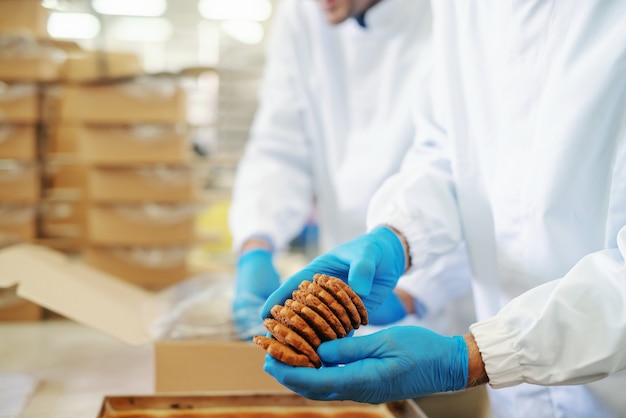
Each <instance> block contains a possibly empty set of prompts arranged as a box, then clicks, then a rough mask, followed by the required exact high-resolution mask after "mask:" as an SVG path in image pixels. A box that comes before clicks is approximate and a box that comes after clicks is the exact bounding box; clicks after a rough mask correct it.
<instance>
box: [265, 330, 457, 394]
mask: <svg viewBox="0 0 626 418" xmlns="http://www.w3.org/2000/svg"><path fill="white" fill-rule="evenodd" d="M317 352H318V354H319V356H320V357H321V359H322V361H323V362H324V364H325V365H326V366H324V367H322V368H320V369H314V368H308V367H291V366H288V365H286V364H284V363H281V362H279V361H278V360H275V359H274V358H273V357H271V356H270V355H269V354H268V355H266V357H265V367H264V370H265V371H266V372H267V373H269V374H270V375H272V376H274V378H275V379H276V380H278V381H279V382H280V383H281V384H283V385H284V386H286V387H287V388H289V389H291V390H292V391H294V392H296V393H298V394H300V395H302V396H304V397H307V398H310V399H315V400H325V401H330V400H352V401H357V402H366V403H372V404H379V403H384V402H391V401H397V400H403V399H410V398H417V397H421V396H425V395H429V394H433V393H438V392H447V391H454V390H460V389H463V388H465V387H466V386H467V377H468V362H469V358H468V349H467V344H466V343H465V341H464V340H463V337H461V336H455V337H445V336H442V335H439V334H437V333H435V332H433V331H430V330H428V329H426V328H421V327H416V326H407V327H391V328H387V329H385V330H382V331H379V332H376V333H373V334H370V335H366V336H363V337H348V338H341V339H338V340H332V341H327V342H325V343H322V345H320V346H319V348H318V350H317ZM337 364H341V365H343V366H334V365H337Z"/></svg>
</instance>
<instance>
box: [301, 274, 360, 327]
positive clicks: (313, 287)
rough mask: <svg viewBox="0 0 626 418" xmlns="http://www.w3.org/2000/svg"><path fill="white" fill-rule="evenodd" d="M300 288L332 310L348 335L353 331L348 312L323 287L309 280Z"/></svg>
mask: <svg viewBox="0 0 626 418" xmlns="http://www.w3.org/2000/svg"><path fill="white" fill-rule="evenodd" d="M298 288H299V289H301V290H306V291H308V292H309V293H311V294H313V295H315V296H317V298H318V299H319V300H321V301H322V303H324V305H326V306H328V307H329V308H330V310H331V311H333V313H334V314H335V316H336V317H337V319H339V321H340V322H341V325H343V329H345V330H346V334H349V333H350V331H352V329H353V327H352V321H351V320H350V316H349V315H348V312H347V311H346V309H345V308H344V307H343V306H341V303H339V301H337V299H335V297H334V296H333V295H331V294H330V293H329V292H327V291H326V290H325V289H324V288H323V287H322V286H320V285H319V284H317V283H313V282H310V281H308V280H303V281H302V282H301V283H300V285H299V286H298Z"/></svg>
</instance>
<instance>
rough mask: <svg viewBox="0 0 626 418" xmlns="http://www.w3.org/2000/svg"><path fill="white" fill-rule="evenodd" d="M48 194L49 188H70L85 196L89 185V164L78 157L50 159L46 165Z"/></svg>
mask: <svg viewBox="0 0 626 418" xmlns="http://www.w3.org/2000/svg"><path fill="white" fill-rule="evenodd" d="M45 168H46V170H45V187H46V194H47V195H50V194H52V193H54V191H51V190H49V189H70V190H73V191H74V192H73V194H74V195H77V196H78V195H80V196H84V194H85V193H86V187H87V166H86V165H85V164H82V163H81V162H80V161H79V160H78V159H76V158H68V159H62V158H58V159H50V160H49V161H47V162H46V166H45Z"/></svg>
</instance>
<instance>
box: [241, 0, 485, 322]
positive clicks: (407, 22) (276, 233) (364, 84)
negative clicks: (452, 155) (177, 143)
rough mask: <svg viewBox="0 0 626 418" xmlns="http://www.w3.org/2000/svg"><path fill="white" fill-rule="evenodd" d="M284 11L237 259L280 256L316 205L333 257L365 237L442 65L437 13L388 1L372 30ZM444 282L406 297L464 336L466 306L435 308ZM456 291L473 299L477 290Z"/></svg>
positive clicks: (294, 7) (248, 165)
mask: <svg viewBox="0 0 626 418" xmlns="http://www.w3.org/2000/svg"><path fill="white" fill-rule="evenodd" d="M279 6H280V7H279V8H278V9H277V13H276V16H275V18H274V21H273V26H272V37H271V39H270V42H269V50H268V59H267V62H266V69H265V74H264V78H263V84H262V90H261V99H260V106H259V109H258V112H257V114H256V116H255V120H254V123H253V126H252V129H251V136H250V138H249V141H248V143H247V146H246V149H245V152H244V155H243V157H242V159H241V161H240V163H239V166H238V170H237V175H236V179H235V184H234V188H233V199H232V205H231V211H230V216H229V224H230V230H231V233H232V236H233V246H234V249H235V250H237V249H238V248H239V247H240V246H241V244H242V243H243V241H245V240H246V239H247V238H249V237H251V236H255V235H261V236H266V237H268V238H269V239H270V240H271V241H272V243H273V244H274V245H275V246H276V248H277V249H279V250H280V249H282V248H284V247H285V246H286V245H287V244H288V243H289V242H290V240H291V239H293V238H294V237H295V236H296V235H297V234H298V233H299V232H300V231H301V230H302V228H303V226H304V225H305V222H306V221H307V219H308V217H309V216H310V214H311V211H312V208H313V204H314V199H316V200H317V205H316V206H317V218H318V222H319V237H320V250H321V251H322V252H325V251H328V250H330V249H331V248H333V247H335V246H337V245H339V244H341V243H344V242H346V241H349V240H351V239H353V238H355V237H356V236H358V235H360V234H363V233H365V232H366V215H367V206H368V203H369V200H370V198H371V196H372V195H373V193H374V192H375V191H376V190H377V188H378V187H379V186H380V185H381V184H382V182H383V181H384V179H385V178H387V177H388V176H389V175H391V174H392V173H395V172H396V171H397V170H398V169H399V167H400V164H401V161H402V159H403V158H404V155H405V154H406V152H407V150H408V149H409V147H410V146H411V143H412V139H413V136H414V134H413V132H414V129H413V123H412V114H411V112H412V108H413V102H414V98H415V96H416V95H420V94H422V93H421V91H422V90H423V89H424V86H423V85H422V84H421V82H423V79H424V77H423V74H425V73H427V72H428V69H429V66H430V60H431V58H430V56H429V48H430V31H431V15H430V5H429V2H428V1H425V0H382V1H381V2H380V3H378V4H376V5H375V6H373V7H372V8H371V9H370V10H369V11H368V12H367V14H366V19H365V20H366V23H367V28H366V29H364V28H362V27H360V26H359V25H358V23H357V22H356V20H354V19H349V20H347V21H346V22H344V23H342V24H340V25H338V26H332V25H330V24H329V23H328V22H327V21H326V19H325V17H324V16H323V14H322V12H321V10H320V7H319V5H318V4H317V2H314V1H301V0H284V1H282V2H281V3H279ZM459 258H460V259H464V258H466V254H465V253H462V252H460V253H459ZM401 283H403V281H401ZM442 283H443V284H441V285H439V282H438V286H437V289H434V288H433V286H431V285H428V284H426V285H420V284H419V283H415V282H411V281H410V282H408V283H407V286H405V287H404V289H405V290H407V291H409V292H410V293H411V294H412V295H413V296H414V297H418V298H419V299H420V300H422V301H424V304H425V305H426V306H427V307H428V308H429V312H432V313H433V314H439V313H440V312H444V313H445V315H437V317H435V315H431V318H432V320H433V321H435V322H433V325H432V326H430V323H425V324H424V325H425V326H430V327H432V328H434V329H435V328H436V329H437V330H440V331H441V332H448V331H449V330H456V329H459V326H455V327H454V328H453V329H451V328H447V327H448V325H447V324H449V323H450V318H453V319H452V322H454V323H456V324H459V323H461V326H465V327H466V326H468V325H469V323H471V319H472V318H473V316H472V314H471V313H470V314H468V309H466V308H465V307H466V306H467V303H465V304H464V305H459V304H455V303H450V304H448V305H442V304H441V305H440V304H436V303H435V302H436V301H438V299H437V300H435V299H433V300H432V303H431V294H437V293H439V292H442V291H444V290H442V286H445V285H446V284H445V283H446V280H442ZM399 287H400V288H403V286H402V284H401V285H400V286H399ZM420 288H421V289H420ZM445 291H446V292H447V291H450V292H452V293H453V294H454V295H455V296H459V297H463V294H465V295H467V294H468V291H469V281H468V283H467V285H466V286H465V287H458V286H456V285H455V286H454V287H452V288H450V289H446V290H445ZM466 299H469V298H468V297H466ZM470 302H471V301H470ZM460 306H463V309H459V307H460ZM470 312H471V306H470ZM450 332H451V331H450Z"/></svg>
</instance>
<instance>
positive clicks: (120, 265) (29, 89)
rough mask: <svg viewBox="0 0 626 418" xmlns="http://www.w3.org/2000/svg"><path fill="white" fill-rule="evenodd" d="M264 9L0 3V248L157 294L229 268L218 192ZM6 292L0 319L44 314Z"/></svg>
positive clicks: (255, 81) (192, 1) (258, 68)
mask: <svg viewBox="0 0 626 418" xmlns="http://www.w3.org/2000/svg"><path fill="white" fill-rule="evenodd" d="M277 1H278V0H0V247H7V246H10V245H15V244H19V243H24V242H26V243H34V244H38V245H43V246H46V247H48V248H52V249H54V250H55V251H61V252H63V253H65V254H68V255H70V256H71V257H77V258H80V259H81V260H84V261H85V262H86V263H88V264H89V265H91V266H92V267H95V268H98V269H101V270H103V271H105V272H107V273H111V274H113V275H115V276H117V277H119V278H121V279H123V280H127V281H130V282H132V283H135V284H137V285H139V286H142V287H144V288H146V289H155V290H156V289H162V288H164V287H167V286H170V285H171V284H173V283H176V282H177V281H180V280H182V279H184V278H187V277H190V276H192V275H194V274H196V273H198V272H206V271H226V272H232V269H233V266H234V258H233V255H232V254H231V240H230V236H229V233H228V229H227V224H226V219H227V212H228V208H229V200H230V192H231V186H232V181H233V178H234V173H235V169H236V166H237V162H238V159H239V157H240V156H241V153H242V150H243V148H244V146H245V143H246V140H247V137H248V131H249V129H250V124H251V122H252V119H253V115H254V112H255V109H256V106H257V92H258V88H259V79H260V77H261V75H262V71H263V66H264V53H265V44H266V40H267V34H268V31H269V30H270V27H271V23H272V15H273V12H274V10H275V8H276V4H277ZM303 237H304V241H303ZM303 237H301V238H300V239H299V240H297V241H295V242H294V243H293V248H294V251H295V252H298V251H299V252H306V251H305V250H306V248H307V246H313V245H314V243H313V241H314V240H315V237H314V235H304V236H303ZM303 250H304V251H303ZM10 292H11V291H10V290H9V291H5V290H3V291H2V294H1V295H0V301H2V303H0V319H1V318H2V317H6V318H8V319H12V318H16V317H17V318H21V317H26V318H28V317H39V316H41V315H42V314H44V313H42V311H41V308H39V307H38V306H36V305H32V304H27V303H22V301H20V300H19V299H18V298H15V297H14V295H12V294H11V293H10Z"/></svg>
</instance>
